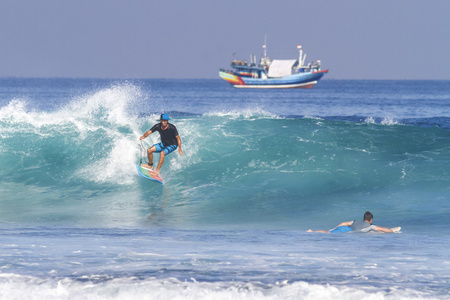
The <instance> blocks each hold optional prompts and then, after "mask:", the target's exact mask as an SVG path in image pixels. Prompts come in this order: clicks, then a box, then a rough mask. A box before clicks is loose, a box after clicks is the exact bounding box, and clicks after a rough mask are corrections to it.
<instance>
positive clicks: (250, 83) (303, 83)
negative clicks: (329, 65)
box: [219, 70, 328, 89]
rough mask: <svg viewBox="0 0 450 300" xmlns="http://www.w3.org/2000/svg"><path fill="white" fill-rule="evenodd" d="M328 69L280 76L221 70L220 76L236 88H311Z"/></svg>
mask: <svg viewBox="0 0 450 300" xmlns="http://www.w3.org/2000/svg"><path fill="white" fill-rule="evenodd" d="M327 72H328V70H324V71H317V72H304V73H299V74H293V75H290V76H285V77H280V78H267V79H262V78H251V77H241V76H238V75H236V74H232V73H228V72H223V71H220V72H219V76H220V77H221V78H222V79H224V80H226V81H227V82H228V83H230V84H231V85H233V86H234V87H236V88H253V89H254V88H257V89H292V88H303V89H310V88H312V87H313V86H314V85H315V84H317V82H318V81H319V80H320V79H321V78H322V76H323V75H324V74H326V73H327Z"/></svg>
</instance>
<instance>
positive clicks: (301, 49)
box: [297, 45, 306, 68]
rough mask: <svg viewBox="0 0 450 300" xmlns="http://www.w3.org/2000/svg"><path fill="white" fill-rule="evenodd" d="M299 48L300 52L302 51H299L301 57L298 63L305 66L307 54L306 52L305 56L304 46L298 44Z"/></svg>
mask: <svg viewBox="0 0 450 300" xmlns="http://www.w3.org/2000/svg"><path fill="white" fill-rule="evenodd" d="M297 49H298V51H299V52H300V53H299V57H298V64H299V67H300V68H301V67H303V66H304V64H305V59H306V54H305V56H303V48H302V45H297Z"/></svg>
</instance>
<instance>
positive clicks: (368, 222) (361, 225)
mask: <svg viewBox="0 0 450 300" xmlns="http://www.w3.org/2000/svg"><path fill="white" fill-rule="evenodd" d="M372 221H373V215H372V213H371V212H369V211H366V213H365V214H364V218H363V221H359V220H357V221H348V222H342V223H341V224H339V225H338V226H336V227H334V228H333V229H330V230H328V231H327V230H316V231H313V230H311V229H309V230H308V232H323V233H338V232H349V231H360V232H369V231H381V232H386V233H388V232H397V231H399V230H400V227H396V228H392V229H389V228H386V227H380V226H376V225H373V224H372Z"/></svg>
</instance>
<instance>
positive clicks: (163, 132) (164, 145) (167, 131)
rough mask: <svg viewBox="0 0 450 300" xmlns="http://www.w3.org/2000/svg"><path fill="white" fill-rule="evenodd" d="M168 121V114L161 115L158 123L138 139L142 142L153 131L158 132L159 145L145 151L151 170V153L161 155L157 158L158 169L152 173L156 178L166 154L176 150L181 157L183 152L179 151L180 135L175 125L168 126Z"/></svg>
mask: <svg viewBox="0 0 450 300" xmlns="http://www.w3.org/2000/svg"><path fill="white" fill-rule="evenodd" d="M169 120H170V118H169V115H168V114H162V115H161V117H160V123H157V124H155V125H153V127H152V129H150V130H149V131H147V132H146V133H144V135H143V136H141V138H140V139H141V140H143V139H145V138H146V137H148V136H149V135H150V134H152V133H153V132H155V131H158V132H159V134H160V136H161V143H158V144H154V145H153V146H151V147H150V148H148V149H147V155H148V165H149V167H150V168H152V169H153V153H155V152H156V153H161V154H160V156H159V162H158V167H157V168H156V170H155V171H154V172H155V175H156V176H158V174H159V170H160V169H161V167H162V165H163V163H164V158H165V156H166V155H167V154H169V153H171V152H173V151H175V150H176V149H177V148H178V152H179V153H180V155H183V150H181V139H180V135H179V134H178V130H177V128H176V127H175V125H173V124H170V123H169Z"/></svg>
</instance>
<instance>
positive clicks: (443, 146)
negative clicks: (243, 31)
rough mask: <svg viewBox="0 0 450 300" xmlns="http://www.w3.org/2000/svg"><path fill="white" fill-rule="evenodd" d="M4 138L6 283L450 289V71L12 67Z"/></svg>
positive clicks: (114, 289)
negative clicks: (159, 145)
mask: <svg viewBox="0 0 450 300" xmlns="http://www.w3.org/2000/svg"><path fill="white" fill-rule="evenodd" d="M162 112H166V113H168V114H169V115H170V116H171V118H172V120H171V122H172V123H173V124H174V125H176V126H177V128H178V131H179V133H180V136H181V139H182V143H183V144H182V148H183V151H184V155H183V156H179V155H178V153H177V152H174V153H172V154H170V155H169V156H167V158H166V162H165V164H164V166H163V168H162V170H161V175H162V177H163V178H164V180H165V184H164V185H161V184H157V183H153V182H151V181H148V180H145V179H143V178H142V177H140V176H139V175H138V174H137V171H136V163H137V162H138V161H139V148H138V140H139V137H140V136H141V135H142V134H143V133H144V132H146V131H147V130H149V129H150V128H151V127H152V125H153V124H155V123H156V122H157V120H158V118H159V114H160V113H162ZM0 137H1V138H0V178H1V180H0V299H139V300H141V299H314V300H316V299H450V251H449V249H450V234H449V232H450V221H449V216H450V81H364V80H322V81H320V82H319V83H318V84H317V85H316V86H315V87H314V88H313V89H311V90H302V89H294V90H240V89H234V88H233V87H231V86H230V85H229V84H227V83H226V82H224V81H221V80H220V79H217V80H216V79H214V80H169V79H142V80H106V79H21V78H2V79H0ZM156 142H159V136H158V134H152V135H151V136H150V137H149V138H147V139H146V140H145V141H144V143H145V145H146V146H150V145H152V144H153V143H156ZM367 210H368V211H371V212H372V213H373V214H374V224H376V225H379V226H383V227H389V228H390V227H396V226H401V227H402V233H400V234H375V233H369V234H361V233H342V234H321V233H307V232H306V231H307V230H308V229H313V230H319V229H325V230H328V229H331V228H333V227H334V226H336V225H337V224H339V223H340V222H343V221H350V220H355V219H356V220H358V219H362V217H363V214H364V212H365V211H367Z"/></svg>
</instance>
